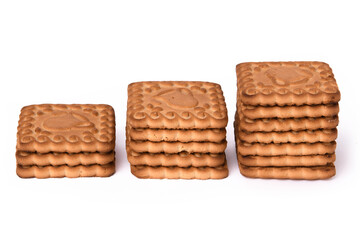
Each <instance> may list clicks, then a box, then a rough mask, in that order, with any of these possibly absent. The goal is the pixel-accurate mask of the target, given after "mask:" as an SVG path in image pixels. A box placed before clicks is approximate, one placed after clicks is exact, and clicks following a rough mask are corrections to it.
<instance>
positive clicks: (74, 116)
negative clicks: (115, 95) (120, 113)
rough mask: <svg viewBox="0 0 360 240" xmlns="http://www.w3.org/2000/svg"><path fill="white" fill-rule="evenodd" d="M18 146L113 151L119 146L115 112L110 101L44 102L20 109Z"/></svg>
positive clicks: (38, 149)
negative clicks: (78, 102) (97, 102)
mask: <svg viewBox="0 0 360 240" xmlns="http://www.w3.org/2000/svg"><path fill="white" fill-rule="evenodd" d="M17 137H18V138H17V139H18V141H17V150H18V151H31V152H40V153H47V152H69V153H76V152H109V151H112V150H113V149H114V146H115V115H114V110H113V108H112V107H111V106H109V105H91V104H89V105H86V104H84V105H80V104H69V105H66V104H42V105H31V106H27V107H24V108H23V109H22V110H21V113H20V120H19V125H18V133H17Z"/></svg>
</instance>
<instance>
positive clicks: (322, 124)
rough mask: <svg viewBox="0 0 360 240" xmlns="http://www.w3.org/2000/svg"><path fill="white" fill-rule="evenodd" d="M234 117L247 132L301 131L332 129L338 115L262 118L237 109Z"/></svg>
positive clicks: (337, 121)
mask: <svg viewBox="0 0 360 240" xmlns="http://www.w3.org/2000/svg"><path fill="white" fill-rule="evenodd" d="M235 119H238V120H237V121H238V124H239V127H240V129H246V131H248V132H284V131H303V130H317V129H333V128H336V127H337V126H338V124H339V118H338V116H333V117H319V118H308V117H306V118H262V119H250V118H246V117H244V116H243V114H242V112H241V111H239V110H238V111H237V112H236V114H235Z"/></svg>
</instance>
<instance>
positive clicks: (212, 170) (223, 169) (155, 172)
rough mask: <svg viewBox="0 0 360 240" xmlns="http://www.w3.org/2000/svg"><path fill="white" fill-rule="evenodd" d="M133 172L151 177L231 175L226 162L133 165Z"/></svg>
mask: <svg viewBox="0 0 360 240" xmlns="http://www.w3.org/2000/svg"><path fill="white" fill-rule="evenodd" d="M131 173H132V174H133V175H134V176H136V177H137V178H150V179H200V180H206V179H223V178H226V177H227V176H228V175H229V169H228V167H227V164H226V163H225V164H224V165H222V166H219V167H188V168H182V167H162V166H158V167H150V166H146V165H143V166H134V165H131Z"/></svg>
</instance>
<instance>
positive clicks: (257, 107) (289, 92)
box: [234, 62, 340, 180]
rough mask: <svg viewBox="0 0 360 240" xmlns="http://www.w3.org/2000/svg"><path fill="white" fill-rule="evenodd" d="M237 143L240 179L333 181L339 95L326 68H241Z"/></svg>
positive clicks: (302, 64) (285, 64)
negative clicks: (241, 176)
mask: <svg viewBox="0 0 360 240" xmlns="http://www.w3.org/2000/svg"><path fill="white" fill-rule="evenodd" d="M236 73H237V87H238V91H237V110H236V114H235V122H234V128H235V140H236V148H237V157H238V163H239V168H240V172H241V174H243V175H244V176H246V177H251V178H277V179H309V180H313V179H326V178H330V177H332V176H334V175H335V166H334V161H335V148H336V142H335V140H336V138H337V129H336V127H337V125H338V121H339V120H338V112H339V105H338V102H339V100H340V92H339V89H338V86H337V84H336V81H335V79H334V75H333V73H332V70H331V68H330V67H329V66H328V65H327V64H326V63H322V62H259V63H241V64H239V65H237V67H236Z"/></svg>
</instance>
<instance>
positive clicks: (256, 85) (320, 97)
mask: <svg viewBox="0 0 360 240" xmlns="http://www.w3.org/2000/svg"><path fill="white" fill-rule="evenodd" d="M236 74H237V86H238V89H239V92H240V94H241V96H242V97H241V101H242V102H243V103H244V104H247V105H263V106H265V105H266V106H274V105H278V106H283V105H318V104H331V103H337V102H338V101H339V100H340V92H339V89H338V86H337V84H336V81H335V78H334V74H333V73H332V70H331V68H330V67H329V65H328V64H326V63H323V62H248V63H241V64H238V65H237V66H236Z"/></svg>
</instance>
